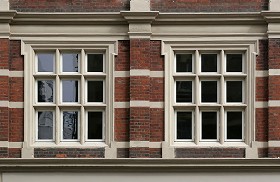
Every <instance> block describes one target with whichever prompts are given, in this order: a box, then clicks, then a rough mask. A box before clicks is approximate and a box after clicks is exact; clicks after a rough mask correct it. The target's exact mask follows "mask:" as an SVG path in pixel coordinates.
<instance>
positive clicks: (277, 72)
mask: <svg viewBox="0 0 280 182" xmlns="http://www.w3.org/2000/svg"><path fill="white" fill-rule="evenodd" d="M268 74H269V75H280V69H269V70H268Z"/></svg>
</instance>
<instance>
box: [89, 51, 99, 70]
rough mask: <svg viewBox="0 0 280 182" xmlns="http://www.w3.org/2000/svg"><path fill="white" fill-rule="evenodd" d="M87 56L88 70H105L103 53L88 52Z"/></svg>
mask: <svg viewBox="0 0 280 182" xmlns="http://www.w3.org/2000/svg"><path fill="white" fill-rule="evenodd" d="M87 58H88V62H87V70H88V72H103V54H88V55H87Z"/></svg>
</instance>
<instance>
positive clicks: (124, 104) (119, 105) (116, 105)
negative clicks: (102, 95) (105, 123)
mask: <svg viewBox="0 0 280 182" xmlns="http://www.w3.org/2000/svg"><path fill="white" fill-rule="evenodd" d="M129 107H130V103H129V102H115V103H114V108H129Z"/></svg>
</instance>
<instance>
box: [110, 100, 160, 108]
mask: <svg viewBox="0 0 280 182" xmlns="http://www.w3.org/2000/svg"><path fill="white" fill-rule="evenodd" d="M131 103H132V104H131ZM129 107H150V108H164V102H150V101H130V102H115V103H114V108H129Z"/></svg>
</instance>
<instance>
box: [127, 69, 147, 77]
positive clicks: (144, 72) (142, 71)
mask: <svg viewBox="0 0 280 182" xmlns="http://www.w3.org/2000/svg"><path fill="white" fill-rule="evenodd" d="M130 76H150V70H145V69H135V70H130Z"/></svg>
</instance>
